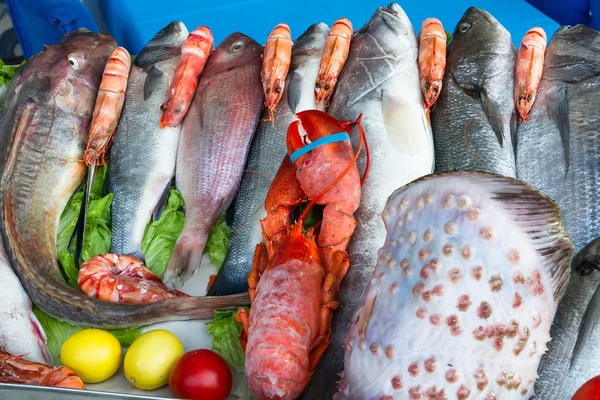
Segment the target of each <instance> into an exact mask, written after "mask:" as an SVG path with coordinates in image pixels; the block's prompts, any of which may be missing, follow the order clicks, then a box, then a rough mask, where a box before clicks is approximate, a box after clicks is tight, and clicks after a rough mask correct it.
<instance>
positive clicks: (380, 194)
mask: <svg viewBox="0 0 600 400" xmlns="http://www.w3.org/2000/svg"><path fill="white" fill-rule="evenodd" d="M417 55H418V47H417V38H416V36H415V33H414V30H413V27H412V25H411V23H410V20H409V19H408V17H407V15H406V14H405V13H404V11H403V10H402V8H400V6H399V5H398V4H395V3H393V4H390V5H389V6H388V7H380V8H378V9H377V11H376V12H375V14H374V15H373V17H372V18H371V20H370V21H369V22H367V23H366V24H365V26H363V27H362V29H361V30H360V31H358V32H357V34H356V35H355V37H354V38H352V42H351V44H350V53H349V54H348V59H347V61H346V64H345V65H344V68H343V70H342V73H341V74H340V77H339V79H338V84H337V89H336V91H335V93H334V96H333V99H332V103H331V107H330V108H329V111H328V112H329V113H330V114H331V115H333V116H334V117H335V118H336V119H338V120H350V121H353V120H356V118H357V117H358V116H359V115H360V114H361V113H363V115H364V119H363V126H364V129H365V134H366V137H367V140H368V142H369V147H370V150H371V167H370V170H369V175H368V177H367V180H366V181H365V183H364V185H363V187H362V189H361V200H360V206H359V208H358V210H357V211H356V213H355V214H354V216H355V218H356V229H355V231H354V235H353V236H352V239H351V240H350V243H349V245H348V248H347V251H348V254H349V255H350V263H351V264H350V269H349V270H348V273H347V274H346V276H345V277H344V279H343V280H342V285H341V288H340V308H339V309H338V310H336V311H335V312H334V315H333V323H332V334H331V339H330V344H329V347H328V348H327V351H326V353H325V354H324V355H323V357H322V358H321V360H320V362H319V365H318V366H317V370H316V372H315V374H314V375H313V376H312V378H311V381H310V383H309V386H308V388H307V389H306V390H305V392H304V397H303V398H305V399H330V398H331V396H332V395H333V394H334V393H335V391H336V383H335V382H336V381H337V380H338V378H339V377H338V374H339V373H340V372H341V371H342V369H343V361H344V349H343V347H342V346H343V343H344V339H345V337H346V332H347V331H348V327H349V326H350V322H351V319H352V315H353V314H354V310H355V309H356V306H357V305H358V300H359V297H360V294H361V293H362V291H363V290H364V288H365V286H366V285H367V283H368V281H369V279H370V278H371V273H372V272H373V268H374V267H375V264H376V262H377V251H378V250H379V248H381V246H382V245H383V243H384V241H385V236H386V231H385V226H384V225H383V221H382V220H381V217H380V215H381V213H382V212H383V208H384V206H385V202H386V200H387V198H388V197H389V196H390V194H391V193H392V192H393V191H394V190H395V189H397V188H398V187H400V186H402V185H405V184H407V183H409V182H410V181H412V180H414V179H416V178H419V177H421V176H423V175H426V174H429V173H431V172H432V170H433V142H432V138H431V129H430V127H429V123H428V122H427V116H426V114H425V110H424V109H423V99H422V95H421V89H420V86H419V68H418V65H417ZM354 133H355V134H353V135H352V136H353V139H352V140H353V144H354V148H357V145H358V135H357V133H358V132H356V130H355V132H354ZM365 163H366V158H365V157H361V158H359V161H358V167H359V170H360V171H361V173H362V171H364V168H365Z"/></svg>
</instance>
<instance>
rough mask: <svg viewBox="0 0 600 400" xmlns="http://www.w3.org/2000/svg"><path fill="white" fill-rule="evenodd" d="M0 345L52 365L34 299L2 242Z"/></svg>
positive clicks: (0, 245)
mask: <svg viewBox="0 0 600 400" xmlns="http://www.w3.org/2000/svg"><path fill="white" fill-rule="evenodd" d="M0 304H2V307H1V308H0V319H1V321H2V322H1V323H0V349H3V350H4V351H6V352H8V353H11V354H17V355H23V358H25V359H26V360H29V361H37V362H41V363H44V364H49V365H52V364H53V362H52V356H51V355H50V352H49V351H48V348H47V347H46V334H45V332H44V329H43V328H42V326H41V325H40V323H39V321H38V319H37V317H36V316H35V314H34V313H33V311H32V310H31V306H32V304H31V300H30V299H29V296H27V292H25V289H23V286H22V285H21V282H20V281H19V278H18V277H17V275H15V272H14V271H13V269H12V267H11V266H10V263H9V262H8V259H7V258H6V252H5V251H4V246H3V245H2V243H0Z"/></svg>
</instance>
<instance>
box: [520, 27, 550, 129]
mask: <svg viewBox="0 0 600 400" xmlns="http://www.w3.org/2000/svg"><path fill="white" fill-rule="evenodd" d="M545 51H546V32H544V30H543V29H542V28H540V27H539V26H536V27H533V28H531V29H530V30H528V31H527V33H526V34H525V36H523V40H522V41H521V47H520V48H519V54H518V55H517V66H516V69H515V105H516V106H517V111H519V115H520V116H521V119H523V120H525V119H527V115H528V114H529V111H531V107H533V103H534V102H535V96H536V94H537V89H538V86H539V85H540V80H541V79H542V70H543V68H544V52H545Z"/></svg>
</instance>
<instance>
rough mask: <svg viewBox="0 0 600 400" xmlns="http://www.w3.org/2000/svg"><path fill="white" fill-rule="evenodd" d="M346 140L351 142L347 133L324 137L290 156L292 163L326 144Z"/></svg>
mask: <svg viewBox="0 0 600 400" xmlns="http://www.w3.org/2000/svg"><path fill="white" fill-rule="evenodd" d="M344 140H350V136H348V134H347V133H346V132H340V133H334V134H333V135H329V136H325V137H322V138H321V139H317V140H315V141H314V142H312V143H309V144H307V145H306V146H304V147H301V148H299V149H298V150H296V151H295V152H293V153H292V154H290V161H291V162H292V163H293V162H294V161H296V160H297V159H298V158H300V157H302V156H303V155H305V154H306V153H308V152H309V151H311V150H313V149H316V148H317V147H320V146H323V145H324V144H329V143H336V142H343V141H344Z"/></svg>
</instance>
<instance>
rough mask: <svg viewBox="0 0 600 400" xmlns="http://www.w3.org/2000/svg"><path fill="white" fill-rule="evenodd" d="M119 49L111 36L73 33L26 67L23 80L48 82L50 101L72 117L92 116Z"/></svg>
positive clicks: (82, 31) (76, 31) (85, 32)
mask: <svg viewBox="0 0 600 400" xmlns="http://www.w3.org/2000/svg"><path fill="white" fill-rule="evenodd" d="M116 47H117V43H116V42H115V40H114V39H113V38H112V37H111V36H109V35H106V34H101V33H94V32H90V31H89V30H88V29H77V30H74V31H71V32H69V33H67V34H65V35H64V36H63V37H62V38H61V40H60V41H59V43H58V44H56V45H53V46H45V47H44V50H43V51H42V52H41V53H39V54H37V55H35V56H34V57H33V58H32V59H31V60H30V61H29V62H28V63H27V64H25V66H24V67H23V68H22V69H21V72H20V74H19V81H20V82H26V81H30V82H41V81H44V82H45V84H44V85H43V87H45V88H47V90H48V91H47V96H48V101H54V103H55V104H56V105H57V106H58V107H59V108H60V109H62V110H63V111H65V112H66V113H68V114H73V115H77V116H82V117H91V115H92V111H93V106H94V101H95V99H96V95H97V93H98V87H99V86H100V80H101V78H102V72H103V71H104V67H105V65H106V62H107V61H108V58H109V57H110V54H111V53H112V51H113V50H114V49H115V48H116ZM50 66H51V68H49V67H50ZM41 78H43V79H41ZM46 85H47V86H46ZM38 90H44V89H43V88H41V87H38Z"/></svg>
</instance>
